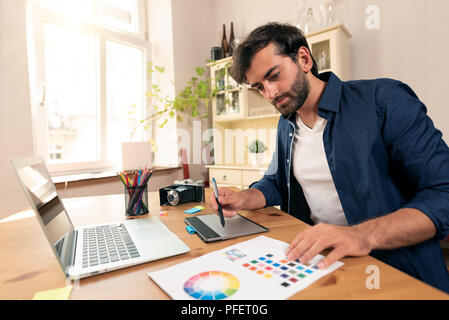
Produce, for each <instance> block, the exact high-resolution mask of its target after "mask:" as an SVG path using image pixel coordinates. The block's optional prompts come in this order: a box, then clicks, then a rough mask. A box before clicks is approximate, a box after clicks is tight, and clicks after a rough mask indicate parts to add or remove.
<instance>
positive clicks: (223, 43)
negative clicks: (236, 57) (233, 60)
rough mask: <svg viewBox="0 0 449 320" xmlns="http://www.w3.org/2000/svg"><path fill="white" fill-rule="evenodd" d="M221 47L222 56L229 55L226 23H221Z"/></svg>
mask: <svg viewBox="0 0 449 320" xmlns="http://www.w3.org/2000/svg"><path fill="white" fill-rule="evenodd" d="M221 49H222V50H223V57H225V58H226V57H228V56H229V44H228V39H227V38H226V25H224V24H223V37H222V38H221Z"/></svg>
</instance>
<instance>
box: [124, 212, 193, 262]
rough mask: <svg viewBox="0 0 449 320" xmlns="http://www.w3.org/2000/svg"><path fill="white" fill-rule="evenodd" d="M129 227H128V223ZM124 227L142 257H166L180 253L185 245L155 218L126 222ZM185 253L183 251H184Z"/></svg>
mask: <svg viewBox="0 0 449 320" xmlns="http://www.w3.org/2000/svg"><path fill="white" fill-rule="evenodd" d="M129 222H131V223H130V225H129V226H128V223H129ZM126 227H127V229H128V231H129V234H130V236H131V238H132V239H133V241H134V244H135V245H136V247H137V249H138V250H139V252H140V253H141V255H142V256H145V255H151V256H152V257H153V258H154V259H158V258H159V257H166V256H167V255H169V254H170V253H173V254H175V253H181V252H179V251H180V250H181V251H183V248H187V249H188V247H186V245H185V244H184V243H183V242H182V241H181V240H180V239H179V238H178V237H176V236H175V235H174V234H173V233H172V232H171V231H170V230H169V229H168V228H167V227H166V226H165V225H164V224H163V223H162V222H161V221H159V220H158V219H156V218H145V219H135V220H128V221H127V223H126ZM184 252H185V251H184Z"/></svg>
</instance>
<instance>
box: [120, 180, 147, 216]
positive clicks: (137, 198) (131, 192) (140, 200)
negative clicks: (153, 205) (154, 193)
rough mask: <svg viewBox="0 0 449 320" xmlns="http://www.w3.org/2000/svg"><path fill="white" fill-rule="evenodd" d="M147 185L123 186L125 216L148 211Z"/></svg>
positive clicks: (142, 213)
mask: <svg viewBox="0 0 449 320" xmlns="http://www.w3.org/2000/svg"><path fill="white" fill-rule="evenodd" d="M147 191H148V190H147V185H144V186H136V187H125V210H126V215H127V216H141V215H144V214H147V213H148V192H147Z"/></svg>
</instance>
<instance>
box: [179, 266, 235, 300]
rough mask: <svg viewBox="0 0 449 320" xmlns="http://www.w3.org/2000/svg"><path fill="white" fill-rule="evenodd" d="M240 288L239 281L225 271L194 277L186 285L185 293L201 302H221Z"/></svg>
mask: <svg viewBox="0 0 449 320" xmlns="http://www.w3.org/2000/svg"><path fill="white" fill-rule="evenodd" d="M239 287H240V282H239V280H238V279H237V278H236V277H235V276H233V275H232V274H230V273H227V272H223V271H206V272H202V273H199V274H196V275H194V276H193V277H191V278H190V279H188V280H187V281H186V282H185V283H184V291H185V292H186V293H187V294H188V295H189V296H191V297H192V298H195V299H199V300H221V299H225V298H227V297H229V296H231V295H233V294H234V293H235V292H236V291H237V290H238V288H239Z"/></svg>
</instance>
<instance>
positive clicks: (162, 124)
mask: <svg viewBox="0 0 449 320" xmlns="http://www.w3.org/2000/svg"><path fill="white" fill-rule="evenodd" d="M167 122H168V119H165V120H164V122H163V123H161V124H160V125H159V128H163V127H164V126H165V124H166V123H167Z"/></svg>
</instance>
